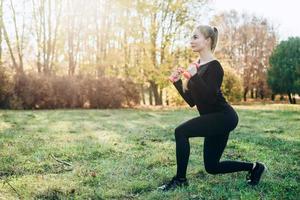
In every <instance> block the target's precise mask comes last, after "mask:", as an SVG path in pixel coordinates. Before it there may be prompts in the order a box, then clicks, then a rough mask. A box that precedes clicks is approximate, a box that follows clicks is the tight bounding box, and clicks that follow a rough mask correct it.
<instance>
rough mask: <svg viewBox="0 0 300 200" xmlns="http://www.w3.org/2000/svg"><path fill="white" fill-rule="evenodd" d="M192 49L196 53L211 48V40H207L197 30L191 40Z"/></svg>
mask: <svg viewBox="0 0 300 200" xmlns="http://www.w3.org/2000/svg"><path fill="white" fill-rule="evenodd" d="M190 44H191V48H192V50H193V51H194V52H200V51H202V50H203V49H205V48H209V45H210V44H209V38H207V39H205V37H204V35H203V34H202V33H201V32H200V31H198V30H195V31H194V32H193V34H192V36H191V39H190Z"/></svg>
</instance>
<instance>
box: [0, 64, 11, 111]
mask: <svg viewBox="0 0 300 200" xmlns="http://www.w3.org/2000/svg"><path fill="white" fill-rule="evenodd" d="M11 93H12V83H11V81H10V79H9V76H8V74H7V73H6V72H5V71H4V69H3V68H2V67H0V108H8V107H9V98H8V97H9V96H11Z"/></svg>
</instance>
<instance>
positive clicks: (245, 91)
mask: <svg viewBox="0 0 300 200" xmlns="http://www.w3.org/2000/svg"><path fill="white" fill-rule="evenodd" d="M247 93H248V87H246V88H244V95H243V96H244V101H247Z"/></svg>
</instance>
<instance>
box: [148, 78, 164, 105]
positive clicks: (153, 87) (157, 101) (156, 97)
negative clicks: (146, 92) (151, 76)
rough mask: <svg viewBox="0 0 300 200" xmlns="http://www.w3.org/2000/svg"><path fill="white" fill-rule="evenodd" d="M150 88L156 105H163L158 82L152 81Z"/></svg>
mask: <svg viewBox="0 0 300 200" xmlns="http://www.w3.org/2000/svg"><path fill="white" fill-rule="evenodd" d="M150 88H151V90H152V92H153V95H154V100H155V105H161V103H162V102H160V99H159V93H158V85H157V83H155V82H154V81H150Z"/></svg>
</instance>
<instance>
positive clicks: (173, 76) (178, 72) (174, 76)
mask: <svg viewBox="0 0 300 200" xmlns="http://www.w3.org/2000/svg"><path fill="white" fill-rule="evenodd" d="M182 73H183V68H182V67H178V68H177V69H175V70H174V71H173V72H172V74H171V75H170V76H169V80H170V81H171V82H172V83H174V82H176V81H178V80H179V79H180V78H181V75H182Z"/></svg>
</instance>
